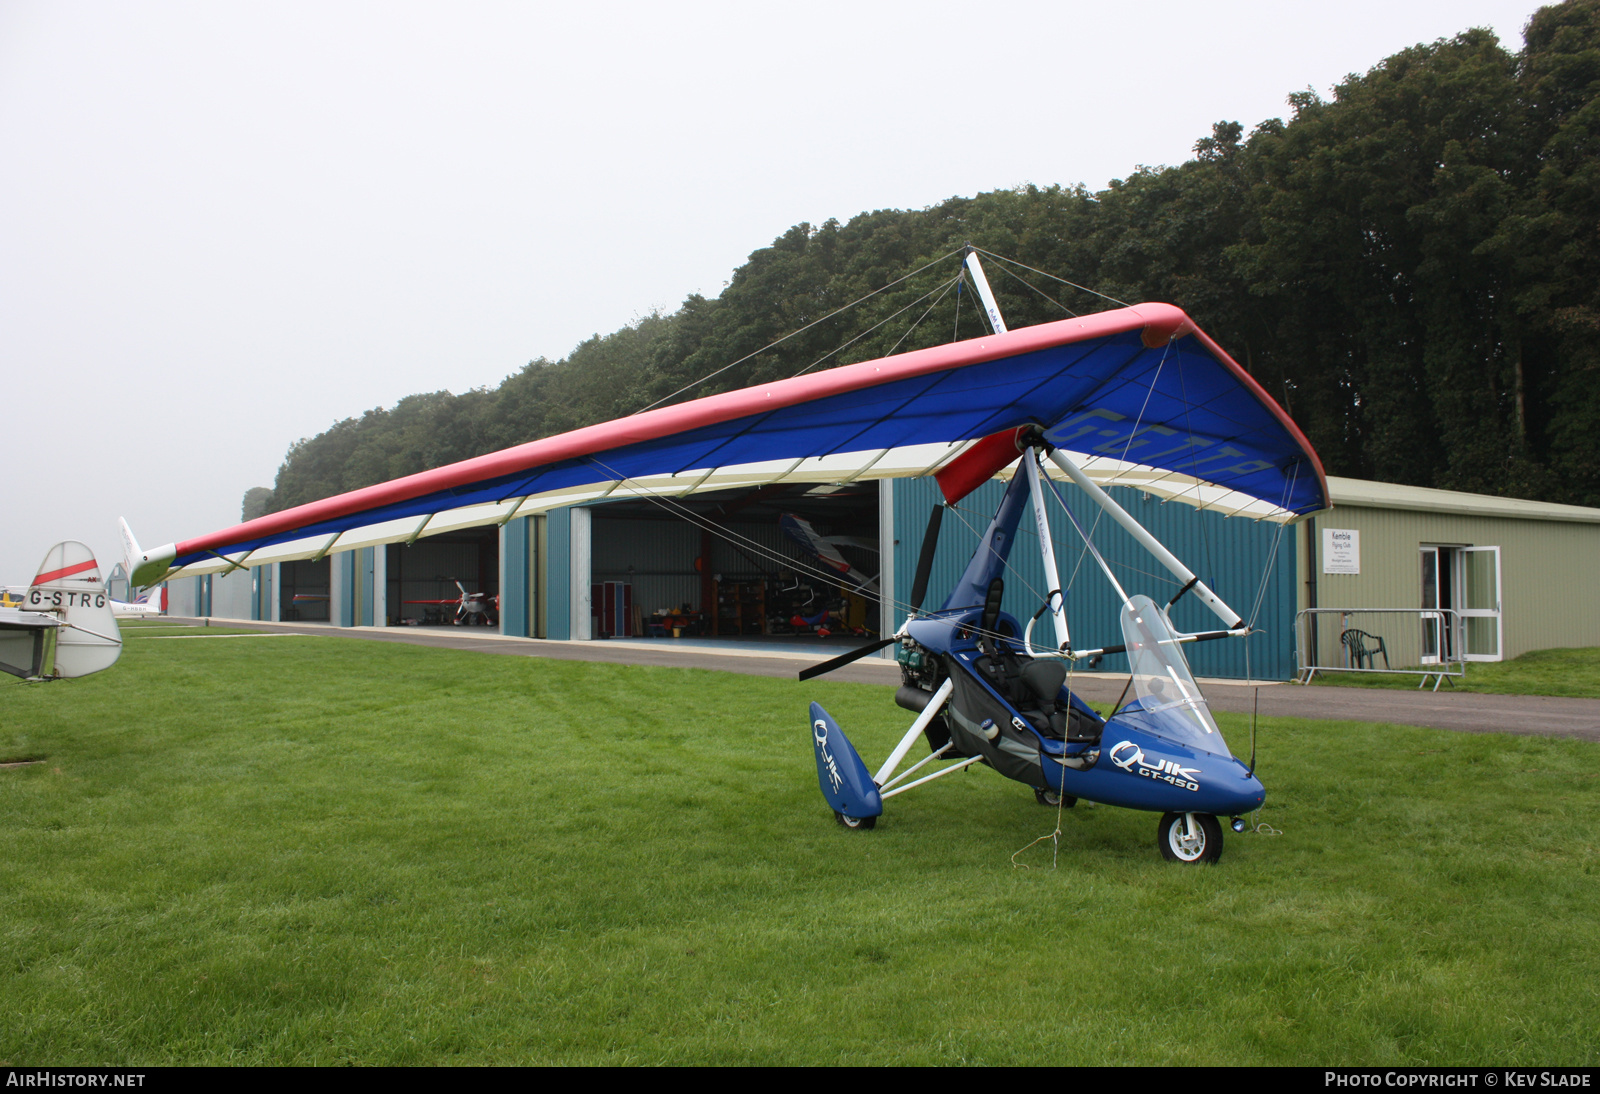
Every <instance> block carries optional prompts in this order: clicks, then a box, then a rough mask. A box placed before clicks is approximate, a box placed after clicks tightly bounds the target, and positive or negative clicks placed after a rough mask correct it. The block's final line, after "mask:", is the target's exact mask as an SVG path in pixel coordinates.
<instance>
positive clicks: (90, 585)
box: [26, 540, 122, 677]
mask: <svg viewBox="0 0 1600 1094" xmlns="http://www.w3.org/2000/svg"><path fill="white" fill-rule="evenodd" d="M26 607H27V609H28V610H29V611H33V612H45V613H48V614H50V615H54V616H56V617H58V618H59V619H60V620H61V622H62V627H61V633H60V636H59V637H58V638H57V639H56V656H55V675H57V676H66V677H73V676H88V675H89V674H90V673H91V672H99V671H100V670H101V669H108V668H110V667H111V666H112V665H114V664H116V661H117V658H118V657H120V656H121V655H122V632H121V631H120V630H118V628H117V617H116V615H115V614H114V613H113V611H112V609H111V596H110V594H109V593H107V592H106V587H105V583H104V582H103V581H101V579H100V563H99V562H98V561H96V560H95V557H94V552H93V551H91V550H90V549H89V548H88V546H87V545H85V544H82V543H78V542H76V541H73V540H68V541H66V542H65V543H58V544H56V545H55V546H54V547H52V548H50V550H49V551H48V552H46V554H45V556H44V561H43V562H42V563H40V564H39V572H38V573H37V574H35V575H34V578H33V584H32V585H30V586H29V587H28V597H27V603H26Z"/></svg>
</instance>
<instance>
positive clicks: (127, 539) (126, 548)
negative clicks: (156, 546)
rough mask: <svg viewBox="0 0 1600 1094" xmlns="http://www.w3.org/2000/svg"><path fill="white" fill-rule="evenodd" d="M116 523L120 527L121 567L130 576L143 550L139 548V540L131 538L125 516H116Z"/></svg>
mask: <svg viewBox="0 0 1600 1094" xmlns="http://www.w3.org/2000/svg"><path fill="white" fill-rule="evenodd" d="M117 524H118V526H119V527H120V528H121V529H122V568H123V570H125V571H126V572H127V573H128V574H129V575H130V576H131V575H132V574H133V568H134V566H136V565H137V564H138V563H139V561H140V557H141V556H142V555H143V554H144V552H143V551H141V550H139V541H138V540H137V539H134V538H133V529H132V528H129V527H128V520H127V518H126V517H118V518H117Z"/></svg>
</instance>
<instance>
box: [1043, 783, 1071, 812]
mask: <svg viewBox="0 0 1600 1094" xmlns="http://www.w3.org/2000/svg"><path fill="white" fill-rule="evenodd" d="M1033 800H1034V801H1036V802H1038V803H1039V804H1040V805H1048V806H1049V807H1050V808H1051V809H1054V808H1055V807H1056V806H1058V805H1059V806H1060V807H1061V808H1063V809H1071V808H1072V807H1073V806H1074V805H1077V804H1078V799H1077V798H1074V797H1073V796H1072V795H1071V794H1068V795H1066V796H1065V797H1063V796H1062V795H1060V794H1058V793H1056V792H1055V791H1054V790H1046V789H1044V788H1043V787H1041V786H1036V787H1034V788H1033Z"/></svg>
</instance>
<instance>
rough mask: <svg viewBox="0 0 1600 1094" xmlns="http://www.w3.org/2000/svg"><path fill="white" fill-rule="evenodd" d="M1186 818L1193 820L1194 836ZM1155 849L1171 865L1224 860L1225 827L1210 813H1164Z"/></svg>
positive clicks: (1157, 833)
mask: <svg viewBox="0 0 1600 1094" xmlns="http://www.w3.org/2000/svg"><path fill="white" fill-rule="evenodd" d="M1185 817H1193V818H1194V835H1192V836H1191V835H1190V834H1189V831H1188V825H1186V824H1185V823H1184V818H1185ZM1156 846H1157V847H1160V848H1161V857H1162V858H1164V859H1166V860H1167V861H1168V862H1216V861H1217V860H1218V859H1219V858H1221V857H1222V825H1220V824H1218V823H1217V818H1216V817H1213V816H1212V815H1211V814H1210V813H1163V814H1162V815H1161V826H1160V827H1159V828H1157V829H1156Z"/></svg>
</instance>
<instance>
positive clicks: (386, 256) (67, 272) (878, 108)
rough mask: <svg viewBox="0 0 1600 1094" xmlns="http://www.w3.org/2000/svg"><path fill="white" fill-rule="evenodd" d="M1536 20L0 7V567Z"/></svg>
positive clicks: (165, 523)
mask: <svg viewBox="0 0 1600 1094" xmlns="http://www.w3.org/2000/svg"><path fill="white" fill-rule="evenodd" d="M1536 6H1537V5H1536V4H1534V3H1531V2H1528V0H1520V2H1514V0H1450V2H1443V0H1343V2H1341V3H1334V4H1330V3H1315V4H1313V3H1305V2H1295V0H1287V2H1286V0H1273V2H1270V3H1269V2H1255V0H1207V2H1206V3H1194V2H1193V0H1184V2H1167V0H1160V2H1146V3H1142V4H1120V5H1111V4H1103V3H1098V4H1092V5H1091V4H1081V3H1074V2H1069V0H1056V2H1053V3H1033V2H1021V0H1018V2H1006V0H990V2H989V3H987V4H981V5H980V4H972V3H941V2H930V0H919V2H917V3H900V2H883V3H878V2H873V0H854V2H850V3H834V2H826V3H817V2H813V3H808V4H793V5H756V4H749V3H741V4H732V3H730V4H714V3H694V2H683V3H678V4H661V3H637V4H624V3H614V4H607V3H589V4H570V3H564V4H559V5H557V4H539V3H517V4H500V3H476V4H473V3H452V4H443V3H436V4H408V3H397V2H394V0H385V2H383V3H371V4H358V3H328V2H319V3H305V4H302V3H292V2H286V0H273V2H272V3H261V4H251V3H216V2H206V3H193V4H189V3H162V2H158V0H144V2H141V3H122V2H115V3H113V2H105V3H70V2H63V0H41V2H31V0H28V2H23V0H0V150H3V151H0V155H3V157H4V168H3V170H0V392H3V398H4V406H5V414H6V420H5V424H4V426H3V427H0V472H3V481H4V483H5V485H4V487H3V498H4V501H3V509H0V512H3V516H0V581H3V582H13V583H20V582H26V581H27V580H28V579H29V578H30V577H31V576H32V574H33V572H34V569H35V567H36V566H37V565H38V563H39V560H40V559H41V558H42V557H43V555H44V552H45V550H46V549H47V548H48V547H49V546H50V545H51V544H53V543H55V542H56V541H58V540H61V539H80V540H83V541H84V542H86V543H88V544H89V545H90V546H91V547H93V548H94V549H95V551H96V553H97V554H98V555H99V557H100V559H101V563H102V567H103V568H104V570H105V571H106V572H107V573H109V571H110V568H111V564H112V562H114V561H115V560H117V559H118V558H120V556H121V547H120V545H119V542H118V539H117V533H116V518H117V517H118V516H119V515H126V516H127V517H128V519H129V521H130V522H131V523H132V525H133V528H134V530H135V532H136V533H137V534H138V536H139V538H140V540H141V542H142V543H143V544H144V545H145V546H147V547H149V546H156V545H159V544H163V543H169V542H172V541H174V540H181V539H185V538H189V537H191V536H197V535H201V534H203V533H206V532H210V531H214V530H216V529H219V528H222V527H225V526H227V525H231V524H234V523H236V522H237V521H238V518H239V505H240V499H241V497H242V495H243V494H244V492H245V490H246V489H248V488H249V487H252V486H270V485H271V484H272V481H273V478H274V476H275V474H276V472H277V468H278V465H279V463H280V462H281V461H282V459H283V456H284V453H285V451H286V450H287V448H288V447H289V445H290V444H292V443H293V442H294V441H295V440H296V439H298V438H300V437H306V436H311V435H314V434H316V433H319V432H321V431H323V430H324V429H326V428H328V426H329V425H331V424H332V423H333V422H335V421H337V420H339V419H341V418H346V417H351V416H354V415H359V414H360V413H361V412H362V411H364V410H366V409H368V408H370V407H374V406H380V405H392V404H393V403H394V402H395V401H396V400H398V399H400V398H401V397H402V396H405V395H408V394H411V393H413V392H420V391H436V390H440V389H449V390H452V391H458V392H459V391H463V390H465V389H467V388H470V387H474V386H479V385H491V386H492V385H494V384H497V383H499V382H500V380H501V379H503V378H504V377H505V376H506V375H508V374H510V373H512V372H515V371H517V370H518V369H520V368H521V367H522V366H523V365H524V364H526V363H527V362H528V361H529V360H530V359H533V358H535V357H540V356H544V357H549V358H551V359H556V358H559V357H562V356H564V355H565V354H566V353H567V352H568V351H569V350H570V349H571V348H572V347H573V346H574V345H576V344H577V343H578V342H579V341H581V340H582V339H584V338H586V337H588V336H589V335H591V334H595V333H606V332H610V331H612V330H615V329H617V328H618V327H620V326H622V325H624V324H626V323H628V322H630V321H632V320H633V319H635V318H636V317H638V316H640V315H644V314H647V313H649V312H650V311H651V310H653V309H658V308H659V309H663V310H666V311H671V310H673V309H675V308H676V307H677V306H678V305H679V303H680V302H681V301H682V300H683V298H684V297H685V296H686V295H688V294H690V293H695V292H699V293H705V294H707V295H715V294H716V293H718V292H720V291H721V289H722V287H723V284H724V282H725V281H726V280H727V278H728V276H729V274H730V273H731V272H732V270H733V269H734V268H735V267H736V266H738V265H739V264H740V263H742V262H743V261H744V259H745V257H746V256H747V255H748V254H749V253H750V252H751V251H753V250H755V249H757V248H759V247H762V246H765V245H766V244H768V243H770V242H771V241H772V239H773V238H774V237H775V236H777V235H778V234H779V233H781V232H782V231H783V230H784V229H786V228H788V227H789V226H790V225H792V224H795V223H798V222H800V221H811V222H813V223H820V222H822V221H824V220H826V219H827V218H829V217H837V218H838V219H840V220H847V219H848V218H850V217H851V216H854V215H855V214H857V213H860V212H863V211H865V210H870V209H882V208H921V207H925V206H928V205H931V204H933V203H935V202H938V201H941V200H943V199H944V198H947V197H951V196H953V195H964V196H970V195H973V194H976V193H979V192H981V191H985V190H994V189H998V188H1002V187H1010V186H1015V185H1018V184H1022V183H1029V182H1031V183H1037V184H1039V185H1041V186H1045V185H1050V184H1052V183H1061V184H1067V185H1070V184H1074V183H1080V182H1081V183H1083V184H1085V185H1087V186H1089V187H1090V188H1092V189H1099V188H1102V187H1103V186H1104V185H1105V184H1106V183H1107V181H1109V180H1110V179H1112V178H1118V177H1124V176H1126V175H1128V174H1130V173H1131V172H1132V171H1133V170H1134V169H1135V168H1136V167H1137V166H1138V165H1140V164H1150V165H1159V164H1176V163H1181V162H1182V161H1184V160H1185V159H1187V158H1188V157H1189V154H1190V149H1191V148H1192V146H1193V144H1194V142H1195V140H1196V139H1198V138H1200V137H1202V136H1205V135H1206V134H1208V133H1209V132H1210V127H1211V124H1212V123H1213V122H1215V121H1218V120H1224V119H1226V120H1237V121H1240V122H1243V123H1244V124H1245V126H1246V128H1247V129H1248V128H1249V127H1251V126H1253V125H1255V124H1256V123H1258V122H1260V121H1262V120H1263V119H1266V118H1269V117H1276V116H1282V115H1284V114H1285V113H1286V107H1285V105H1284V100H1285V96H1287V95H1288V94H1289V93H1290V92H1292V91H1295V90H1298V89H1302V88H1306V87H1311V88H1314V89H1316V90H1317V91H1319V92H1321V93H1323V94H1324V95H1326V94H1327V93H1328V90H1329V88H1330V87H1331V86H1332V85H1333V84H1335V83H1337V82H1338V81H1339V80H1341V79H1342V78H1343V77H1344V76H1345V75H1347V74H1349V73H1352V72H1360V71H1365V70H1366V69H1367V68H1369V67H1371V66H1372V65H1373V64H1375V63H1376V62H1378V61H1379V60H1381V59H1382V58H1384V57H1386V56H1388V55H1390V54H1392V53H1394V52H1396V51H1398V50H1400V49H1402V48H1404V47H1406V46H1408V45H1412V44H1414V43H1416V42H1421V41H1433V40H1435V39H1438V38H1441V37H1447V36H1450V35H1453V34H1456V33H1459V32H1460V31H1462V30H1464V29H1466V28H1467V27H1471V26H1482V27H1489V28H1492V29H1493V30H1494V31H1495V32H1496V33H1497V34H1498V35H1499V36H1500V38H1501V40H1502V41H1503V42H1504V43H1506V45H1507V46H1508V47H1509V48H1512V49H1517V48H1520V46H1521V41H1522V38H1521V31H1522V27H1523V25H1524V24H1525V23H1526V22H1527V19H1528V16H1529V15H1530V14H1531V13H1532V12H1533V11H1534V10H1535V8H1536ZM1053 272H1056V273H1060V274H1063V275H1066V276H1071V274H1072V273H1073V271H1070V270H1063V271H1053Z"/></svg>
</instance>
